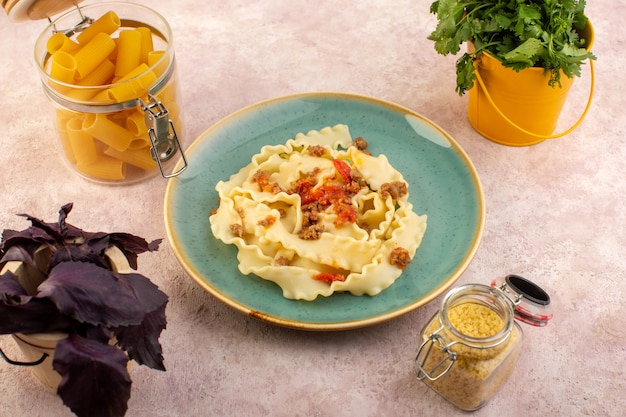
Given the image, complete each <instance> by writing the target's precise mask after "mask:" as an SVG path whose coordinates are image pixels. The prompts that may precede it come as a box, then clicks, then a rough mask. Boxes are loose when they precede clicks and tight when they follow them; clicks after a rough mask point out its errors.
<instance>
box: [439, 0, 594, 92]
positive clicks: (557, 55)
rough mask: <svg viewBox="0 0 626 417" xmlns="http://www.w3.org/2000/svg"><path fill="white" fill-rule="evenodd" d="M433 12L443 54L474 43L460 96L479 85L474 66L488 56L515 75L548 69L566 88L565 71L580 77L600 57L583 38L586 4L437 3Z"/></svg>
mask: <svg viewBox="0 0 626 417" xmlns="http://www.w3.org/2000/svg"><path fill="white" fill-rule="evenodd" d="M430 11H431V13H433V14H435V15H436V16H437V27H436V28H435V30H434V31H433V32H432V33H431V34H430V36H428V39H430V40H432V41H434V42H435V50H436V51H437V52H438V53H440V54H442V55H448V54H453V55H456V54H457V53H458V52H459V51H460V48H461V45H462V44H463V43H464V42H468V41H469V42H472V43H473V45H474V48H475V49H474V50H473V51H468V52H465V53H464V54H463V55H462V56H461V57H460V58H459V59H458V60H457V62H456V76H457V86H456V91H457V93H459V95H463V94H464V93H465V92H466V91H467V90H469V89H470V88H472V86H473V85H474V80H475V79H476V75H475V74H474V71H475V67H474V62H475V61H476V59H477V58H478V57H479V56H480V54H481V53H483V52H488V53H490V54H491V55H493V56H494V57H495V58H497V59H498V60H499V61H501V62H502V64H503V65H504V66H505V67H509V68H512V69H514V70H515V71H520V70H522V69H525V68H529V67H543V68H544V69H545V72H546V74H549V81H548V83H549V85H550V86H552V87H555V86H557V85H558V86H560V85H561V71H562V72H563V73H564V74H565V75H566V76H567V77H568V78H572V77H573V76H580V73H581V65H582V64H583V62H584V61H585V60H586V59H596V57H595V56H594V55H593V54H592V53H591V52H590V51H587V50H586V49H585V47H586V43H587V40H586V39H583V38H581V37H580V32H581V31H582V30H583V29H584V28H585V26H586V25H587V17H586V16H585V14H584V11H585V0H436V1H435V2H433V3H432V4H431V6H430Z"/></svg>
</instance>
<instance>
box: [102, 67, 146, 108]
mask: <svg viewBox="0 0 626 417" xmlns="http://www.w3.org/2000/svg"><path fill="white" fill-rule="evenodd" d="M156 80H157V76H156V74H155V73H154V72H152V71H151V70H150V68H149V67H148V65H147V64H140V65H139V66H138V67H136V68H134V69H133V70H132V71H130V72H129V73H128V74H126V75H125V76H124V77H122V78H121V79H120V80H118V81H117V83H115V84H114V85H113V86H112V87H111V88H110V89H109V90H108V94H109V98H111V99H113V100H115V101H118V102H121V101H126V100H131V99H133V98H135V97H143V96H145V95H146V94H147V93H148V90H150V87H151V86H152V85H153V84H154V83H155V82H156Z"/></svg>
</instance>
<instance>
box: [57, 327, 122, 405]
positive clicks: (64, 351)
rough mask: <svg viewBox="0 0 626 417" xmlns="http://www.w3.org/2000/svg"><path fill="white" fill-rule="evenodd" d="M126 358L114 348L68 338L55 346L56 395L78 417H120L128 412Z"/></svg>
mask: <svg viewBox="0 0 626 417" xmlns="http://www.w3.org/2000/svg"><path fill="white" fill-rule="evenodd" d="M127 363H128V358H127V357H126V355H125V354H124V352H122V351H121V350H119V349H117V348H116V347H115V346H111V345H109V344H106V343H100V342H98V341H94V340H89V339H85V338H82V337H80V336H77V335H70V336H69V337H68V338H67V339H63V340H61V341H59V342H58V343H57V346H56V350H55V353H54V360H53V362H52V367H53V368H54V369H55V370H56V371H57V372H58V373H59V374H61V377H62V379H61V383H60V384H59V388H58V390H57V394H58V395H59V396H60V397H61V399H62V400H63V403H64V404H65V405H66V406H68V407H69V408H70V409H71V410H72V411H73V412H74V413H75V414H76V415H77V416H78V417H121V416H124V414H126V410H127V409H128V405H127V404H128V399H129V398H130V388H131V380H130V376H129V375H128V369H127V368H126V365H127Z"/></svg>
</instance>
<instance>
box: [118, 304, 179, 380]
mask: <svg viewBox="0 0 626 417" xmlns="http://www.w3.org/2000/svg"><path fill="white" fill-rule="evenodd" d="M166 324H167V322H166V319H165V304H164V305H163V306H162V307H160V308H159V309H157V310H154V311H152V312H151V313H148V314H146V317H145V319H144V320H143V322H142V323H141V324H140V325H138V326H127V327H124V326H122V327H118V328H117V329H115V336H116V337H117V341H118V343H119V345H120V347H121V348H122V349H124V350H125V351H126V352H127V353H128V356H129V357H130V358H131V359H133V360H134V361H135V362H137V363H138V364H140V365H146V366H148V367H150V368H152V369H158V370H160V371H165V365H164V364H163V351H162V349H161V344H160V343H159V336H160V335H161V332H162V331H163V329H165V325H166Z"/></svg>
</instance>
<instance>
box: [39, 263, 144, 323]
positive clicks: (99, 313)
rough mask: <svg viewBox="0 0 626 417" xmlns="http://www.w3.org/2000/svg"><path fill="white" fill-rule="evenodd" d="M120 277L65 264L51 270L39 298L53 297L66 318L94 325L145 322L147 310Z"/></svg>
mask: <svg viewBox="0 0 626 417" xmlns="http://www.w3.org/2000/svg"><path fill="white" fill-rule="evenodd" d="M120 283H122V284H124V281H120V280H119V278H118V275H117V274H116V273H114V272H112V271H109V270H107V269H104V268H100V267H98V266H97V265H94V264H91V263H85V262H65V263H62V264H59V265H57V266H55V267H54V268H52V269H51V270H50V275H48V279H47V280H45V281H44V282H43V283H42V284H41V285H39V289H38V290H39V291H38V293H37V296H38V297H49V298H50V299H51V300H52V301H53V302H54V303H55V304H56V306H57V307H58V309H59V310H60V311H61V312H62V313H65V314H68V315H70V316H72V317H73V318H75V319H76V320H78V321H80V322H87V323H91V324H94V325H111V326H114V327H117V326H129V325H137V324H140V323H141V322H142V321H143V316H144V310H143V308H142V306H141V303H139V302H138V300H137V297H136V296H135V293H134V292H133V290H132V289H131V288H130V287H129V286H127V285H120Z"/></svg>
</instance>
